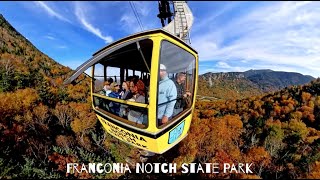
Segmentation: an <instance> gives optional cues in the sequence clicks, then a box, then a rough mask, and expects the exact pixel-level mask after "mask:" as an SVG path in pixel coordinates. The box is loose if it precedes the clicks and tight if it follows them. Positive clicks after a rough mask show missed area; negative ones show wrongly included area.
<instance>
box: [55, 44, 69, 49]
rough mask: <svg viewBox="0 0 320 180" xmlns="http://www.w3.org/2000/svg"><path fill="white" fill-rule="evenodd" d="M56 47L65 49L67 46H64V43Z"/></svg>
mask: <svg viewBox="0 0 320 180" xmlns="http://www.w3.org/2000/svg"><path fill="white" fill-rule="evenodd" d="M57 48H59V49H67V48H68V47H67V46H65V45H60V46H57Z"/></svg>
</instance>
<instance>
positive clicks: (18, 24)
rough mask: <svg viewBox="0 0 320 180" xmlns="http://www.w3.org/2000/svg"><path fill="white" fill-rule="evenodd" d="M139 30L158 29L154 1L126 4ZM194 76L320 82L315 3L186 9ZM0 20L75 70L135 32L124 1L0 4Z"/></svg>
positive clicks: (319, 6)
mask: <svg viewBox="0 0 320 180" xmlns="http://www.w3.org/2000/svg"><path fill="white" fill-rule="evenodd" d="M131 2H132V3H133V4H134V5H135V7H136V9H137V11H138V14H139V17H140V19H141V22H142V25H143V28H144V30H147V29H154V28H161V23H160V20H159V19H158V18H157V16H156V15H157V14H158V6H157V1H131ZM188 5H189V7H190V9H191V11H192V12H193V15H194V24H193V27H192V29H191V32H190V33H191V45H192V46H193V47H194V48H195V49H196V50H197V51H198V53H199V57H200V59H199V61H200V63H199V68H200V71H199V72H200V74H203V73H206V72H231V71H246V70H249V69H272V70H276V71H288V72H299V73H301V74H304V75H311V76H313V77H320V18H319V17H320V3H319V2H315V1H314V2H306V1H304V2H288V1H285V2H281V1H277V2H266V1H265V2H245V1H241V2H240V1H239V2H237V1H234V2H230V1H229V2H228V1H218V2H214V1H212V2H210V1H203V2H201V1H189V2H188ZM0 13H1V14H3V16H4V17H5V18H6V19H7V20H8V21H9V22H10V23H11V24H12V25H13V26H14V27H15V28H16V29H17V30H18V31H19V32H20V33H21V34H22V35H23V36H25V37H26V38H28V39H29V40H30V41H31V42H32V43H33V44H34V45H35V46H36V47H37V48H38V49H39V50H41V51H42V52H44V53H45V54H47V55H48V56H50V57H51V58H53V59H54V60H56V61H57V62H59V63H60V64H62V65H65V66H69V67H70V68H72V69H75V68H76V67H78V66H79V65H80V64H82V63H83V62H84V61H86V60H87V59H89V58H90V57H91V56H92V54H93V53H94V52H96V51H97V50H99V49H100V48H102V47H104V46H105V45H107V44H109V43H110V42H113V41H115V40H117V39H120V38H123V37H125V36H127V35H130V34H132V33H135V32H139V31H141V29H140V26H139V24H138V22H137V20H136V18H135V16H134V13H133V11H132V9H131V6H130V3H129V1H106V2H101V1H99V2H85V1H81V2H76V1H66V2H54V1H37V2H22V1H21V2H8V1H6V2H1V3H0Z"/></svg>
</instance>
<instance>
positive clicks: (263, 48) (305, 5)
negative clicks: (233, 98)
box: [192, 2, 320, 77]
mask: <svg viewBox="0 0 320 180" xmlns="http://www.w3.org/2000/svg"><path fill="white" fill-rule="evenodd" d="M239 8H243V6H242V7H241V6H239ZM232 11H236V10H235V9H234V8H232ZM222 12H223V13H226V14H225V16H230V17H228V19H230V21H228V22H224V23H220V24H214V23H213V22H211V23H210V22H208V21H206V20H205V19H204V20H203V22H202V23H201V24H207V26H206V28H203V30H198V31H197V32H196V33H193V34H192V36H193V37H192V46H193V47H195V49H197V50H198V52H199V57H200V58H199V59H200V61H201V62H206V61H209V62H210V61H211V62H213V63H217V62H219V61H223V62H225V63H228V62H232V61H239V62H240V61H242V62H246V64H245V65H246V66H251V67H254V66H255V63H259V64H265V68H268V67H269V68H270V69H272V68H276V69H287V70H292V71H296V72H303V73H305V74H312V75H313V76H315V77H318V76H319V74H320V73H319V72H320V63H318V62H320V19H319V18H318V17H320V3H319V2H271V3H267V4H260V6H257V7H253V8H251V9H249V10H246V11H245V12H241V13H235V14H232V15H230V13H229V12H228V9H227V10H226V11H225V10H224V11H222ZM216 16H217V15H216V13H213V14H212V17H216ZM211 19H214V18H211ZM211 24H214V25H215V26H214V27H213V25H211ZM200 29H201V28H200ZM211 29H212V30H211ZM228 64H230V63H228ZM238 64H239V63H238ZM288 67H290V68H288ZM233 69H235V68H233Z"/></svg>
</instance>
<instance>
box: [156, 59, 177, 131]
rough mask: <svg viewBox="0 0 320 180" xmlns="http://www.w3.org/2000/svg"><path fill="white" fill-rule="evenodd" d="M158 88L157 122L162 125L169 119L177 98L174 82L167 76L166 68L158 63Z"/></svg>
mask: <svg viewBox="0 0 320 180" xmlns="http://www.w3.org/2000/svg"><path fill="white" fill-rule="evenodd" d="M159 77H160V78H159V80H160V81H159V89H158V92H159V94H158V115H157V118H158V124H159V125H162V124H165V123H167V122H168V121H169V119H170V118H171V116H172V113H173V109H174V105H175V103H176V100H175V99H176V98H177V88H176V85H175V84H174V82H173V81H172V80H171V79H169V78H168V73H167V68H166V66H165V65H164V64H160V71H159Z"/></svg>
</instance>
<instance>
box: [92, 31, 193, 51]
mask: <svg viewBox="0 0 320 180" xmlns="http://www.w3.org/2000/svg"><path fill="white" fill-rule="evenodd" d="M155 33H163V34H165V35H168V36H170V37H171V38H173V39H175V40H176V41H179V42H180V43H182V44H184V45H185V46H187V47H188V48H190V49H191V50H192V51H194V52H195V53H196V54H198V52H197V51H196V50H195V49H193V48H192V47H191V46H190V45H188V44H187V43H185V42H184V41H183V40H182V39H180V38H178V37H177V36H175V35H173V34H171V33H170V32H168V31H166V30H164V29H152V30H147V31H142V32H138V33H135V34H132V35H130V36H127V37H124V38H122V39H119V40H117V41H115V42H112V43H110V44H108V45H107V46H105V47H103V48H101V49H100V50H98V51H97V52H95V53H94V54H93V56H96V55H98V54H99V53H100V52H102V51H103V50H105V49H107V48H109V47H111V46H113V45H115V44H118V43H121V42H123V41H126V40H129V39H132V38H136V37H140V36H144V35H149V34H155Z"/></svg>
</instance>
